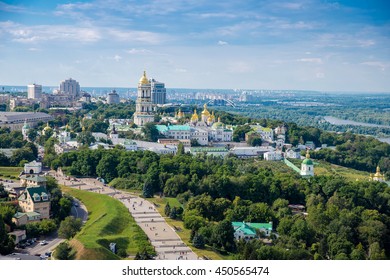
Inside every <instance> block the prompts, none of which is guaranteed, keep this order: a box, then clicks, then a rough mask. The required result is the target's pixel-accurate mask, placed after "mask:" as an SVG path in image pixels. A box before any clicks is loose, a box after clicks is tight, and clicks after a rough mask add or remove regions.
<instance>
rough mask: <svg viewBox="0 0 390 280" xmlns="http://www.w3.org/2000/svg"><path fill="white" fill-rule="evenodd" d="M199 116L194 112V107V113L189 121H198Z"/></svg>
mask: <svg viewBox="0 0 390 280" xmlns="http://www.w3.org/2000/svg"><path fill="white" fill-rule="evenodd" d="M198 120H199V117H198V114H197V113H196V109H195V110H194V114H193V115H192V117H191V121H198Z"/></svg>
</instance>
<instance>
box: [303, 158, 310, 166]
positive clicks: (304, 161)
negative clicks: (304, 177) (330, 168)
mask: <svg viewBox="0 0 390 280" xmlns="http://www.w3.org/2000/svg"><path fill="white" fill-rule="evenodd" d="M302 164H306V165H313V161H312V160H311V159H309V158H305V159H304V160H303V161H302Z"/></svg>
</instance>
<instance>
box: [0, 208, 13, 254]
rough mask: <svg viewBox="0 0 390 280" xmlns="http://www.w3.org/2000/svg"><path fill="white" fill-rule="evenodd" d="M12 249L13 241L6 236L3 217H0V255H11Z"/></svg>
mask: <svg viewBox="0 0 390 280" xmlns="http://www.w3.org/2000/svg"><path fill="white" fill-rule="evenodd" d="M14 248H15V243H14V240H13V238H12V237H11V236H10V235H8V234H7V231H6V229H5V223H4V220H3V216H2V215H0V254H1V255H8V254H10V253H12V251H13V250H14Z"/></svg>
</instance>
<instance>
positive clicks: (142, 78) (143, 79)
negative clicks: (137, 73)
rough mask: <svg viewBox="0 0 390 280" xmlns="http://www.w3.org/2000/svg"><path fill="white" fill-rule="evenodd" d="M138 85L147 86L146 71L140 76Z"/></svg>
mask: <svg viewBox="0 0 390 280" xmlns="http://www.w3.org/2000/svg"><path fill="white" fill-rule="evenodd" d="M138 83H139V84H140V85H147V84H149V80H148V78H146V71H144V74H143V75H142V77H141V78H140V79H139V82H138Z"/></svg>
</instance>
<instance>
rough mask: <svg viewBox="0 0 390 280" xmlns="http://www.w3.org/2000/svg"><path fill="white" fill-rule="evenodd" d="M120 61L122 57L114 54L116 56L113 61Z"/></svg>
mask: <svg viewBox="0 0 390 280" xmlns="http://www.w3.org/2000/svg"><path fill="white" fill-rule="evenodd" d="M121 59H122V57H121V56H120V55H117V54H116V55H115V56H114V60H115V61H119V60H121Z"/></svg>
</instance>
